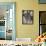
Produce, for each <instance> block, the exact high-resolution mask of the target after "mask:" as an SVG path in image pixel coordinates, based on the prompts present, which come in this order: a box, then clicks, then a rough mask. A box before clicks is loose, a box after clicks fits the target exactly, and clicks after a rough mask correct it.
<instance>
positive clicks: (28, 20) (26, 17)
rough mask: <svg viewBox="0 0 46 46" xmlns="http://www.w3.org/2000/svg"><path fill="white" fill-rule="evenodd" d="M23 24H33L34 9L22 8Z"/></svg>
mask: <svg viewBox="0 0 46 46" xmlns="http://www.w3.org/2000/svg"><path fill="white" fill-rule="evenodd" d="M22 24H33V10H22Z"/></svg>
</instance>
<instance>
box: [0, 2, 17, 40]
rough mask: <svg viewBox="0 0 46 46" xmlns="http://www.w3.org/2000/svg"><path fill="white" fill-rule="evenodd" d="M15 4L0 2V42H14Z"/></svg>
mask: <svg viewBox="0 0 46 46" xmlns="http://www.w3.org/2000/svg"><path fill="white" fill-rule="evenodd" d="M15 7H16V5H15V2H0V40H15Z"/></svg>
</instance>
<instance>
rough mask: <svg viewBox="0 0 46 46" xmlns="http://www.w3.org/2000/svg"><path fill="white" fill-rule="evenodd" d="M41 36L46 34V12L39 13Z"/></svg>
mask: <svg viewBox="0 0 46 46" xmlns="http://www.w3.org/2000/svg"><path fill="white" fill-rule="evenodd" d="M39 30H40V31H39V35H40V34H43V33H44V32H46V11H40V12H39Z"/></svg>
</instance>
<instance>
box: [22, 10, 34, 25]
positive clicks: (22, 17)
mask: <svg viewBox="0 0 46 46" xmlns="http://www.w3.org/2000/svg"><path fill="white" fill-rule="evenodd" d="M25 11H26V15H29V14H30V13H31V12H32V15H31V14H30V17H31V19H32V20H31V21H32V23H24V22H23V21H24V20H23V19H24V18H23V16H25V14H24V12H25ZM28 11H29V14H28V13H27V12H28ZM33 17H34V11H33V10H22V24H25V25H30V24H33Z"/></svg>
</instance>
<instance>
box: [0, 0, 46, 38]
mask: <svg viewBox="0 0 46 46" xmlns="http://www.w3.org/2000/svg"><path fill="white" fill-rule="evenodd" d="M0 2H16V37H17V38H25V37H26V38H36V37H37V36H38V34H39V10H46V5H41V4H38V0H3V1H0ZM23 9H28V10H34V20H33V24H32V25H23V24H22V10H23Z"/></svg>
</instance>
